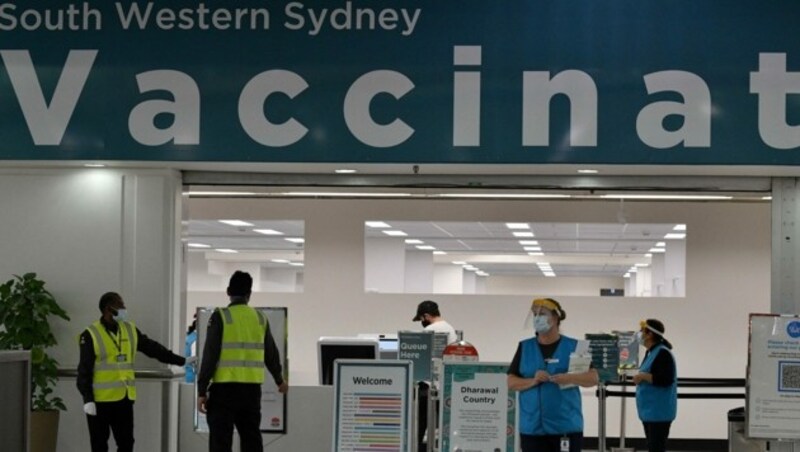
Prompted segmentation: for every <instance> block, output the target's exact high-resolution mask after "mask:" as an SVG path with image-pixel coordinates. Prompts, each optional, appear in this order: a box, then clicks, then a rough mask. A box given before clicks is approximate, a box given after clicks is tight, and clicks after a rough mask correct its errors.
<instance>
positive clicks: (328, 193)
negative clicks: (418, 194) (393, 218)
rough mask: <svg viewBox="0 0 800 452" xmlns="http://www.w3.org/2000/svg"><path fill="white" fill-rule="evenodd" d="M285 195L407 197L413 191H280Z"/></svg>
mask: <svg viewBox="0 0 800 452" xmlns="http://www.w3.org/2000/svg"><path fill="white" fill-rule="evenodd" d="M278 194H279V195H283V196H318V197H327V198H359V197H364V198H406V197H409V196H411V193H373V192H363V193H354V192H343V191H342V192H337V191H288V192H283V193H278Z"/></svg>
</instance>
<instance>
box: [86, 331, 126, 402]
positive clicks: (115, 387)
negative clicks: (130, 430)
mask: <svg viewBox="0 0 800 452" xmlns="http://www.w3.org/2000/svg"><path fill="white" fill-rule="evenodd" d="M86 330H87V331H88V332H89V335H90V336H92V342H93V344H94V375H93V377H92V378H93V381H92V387H93V390H94V391H93V392H94V400H95V402H116V401H118V400H122V399H124V398H125V397H126V396H127V397H128V399H130V400H136V386H135V379H136V376H135V374H134V372H133V363H134V360H135V358H136V347H137V344H138V341H139V336H138V335H137V334H136V325H134V324H133V323H131V322H118V330H117V334H116V335H114V336H112V335H111V334H109V332H108V330H106V328H105V326H103V324H102V323H101V322H100V321H99V320H98V321H96V322H94V323H92V324H91V325H89V328H87V329H86Z"/></svg>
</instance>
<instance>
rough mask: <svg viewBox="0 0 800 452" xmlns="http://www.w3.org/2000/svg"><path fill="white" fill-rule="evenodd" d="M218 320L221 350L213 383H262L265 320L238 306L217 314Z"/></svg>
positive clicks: (245, 306)
mask: <svg viewBox="0 0 800 452" xmlns="http://www.w3.org/2000/svg"><path fill="white" fill-rule="evenodd" d="M217 311H218V312H219V314H220V317H222V349H221V350H220V355H219V363H217V368H216V370H215V371H214V375H213V377H212V378H211V381H212V382H213V383H259V384H261V383H263V382H264V335H265V334H266V333H267V329H268V328H269V323H268V321H267V317H266V316H265V315H264V314H262V313H261V312H258V311H257V310H255V309H253V308H251V307H250V306H247V305H244V304H241V305H233V306H228V307H227V308H221V309H218V310H217Z"/></svg>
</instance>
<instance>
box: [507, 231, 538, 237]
mask: <svg viewBox="0 0 800 452" xmlns="http://www.w3.org/2000/svg"><path fill="white" fill-rule="evenodd" d="M512 234H513V235H514V237H533V236H534V235H533V232H512Z"/></svg>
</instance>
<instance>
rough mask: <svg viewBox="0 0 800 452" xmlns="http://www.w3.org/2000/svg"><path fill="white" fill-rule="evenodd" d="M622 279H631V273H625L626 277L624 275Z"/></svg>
mask: <svg viewBox="0 0 800 452" xmlns="http://www.w3.org/2000/svg"><path fill="white" fill-rule="evenodd" d="M622 277H623V278H630V277H631V274H630V273H625V274H624V275H622Z"/></svg>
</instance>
